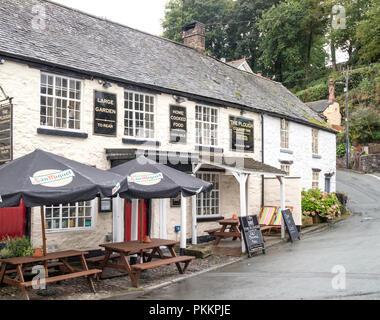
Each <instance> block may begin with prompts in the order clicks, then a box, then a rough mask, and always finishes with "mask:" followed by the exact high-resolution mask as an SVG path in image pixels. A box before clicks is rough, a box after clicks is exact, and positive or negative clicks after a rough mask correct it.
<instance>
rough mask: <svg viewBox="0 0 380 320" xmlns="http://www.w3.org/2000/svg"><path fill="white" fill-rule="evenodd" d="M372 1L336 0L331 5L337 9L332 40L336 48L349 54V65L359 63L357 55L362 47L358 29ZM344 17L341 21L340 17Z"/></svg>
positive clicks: (331, 35) (331, 34)
mask: <svg viewBox="0 0 380 320" xmlns="http://www.w3.org/2000/svg"><path fill="white" fill-rule="evenodd" d="M371 2H372V0H355V1H353V0H334V1H332V3H331V9H332V6H333V5H335V6H336V9H337V12H336V13H338V14H337V16H336V20H335V21H336V25H335V28H334V27H331V30H330V40H331V44H332V45H333V47H334V48H340V49H341V50H343V51H345V52H347V53H348V56H349V60H348V62H349V64H351V65H353V64H355V63H356V62H357V61H356V60H357V53H358V49H359V47H360V43H359V42H358V37H357V28H358V25H359V24H360V22H361V21H362V20H363V19H364V18H365V17H366V13H367V12H368V10H369V8H370V7H371ZM341 15H343V16H342V17H341V18H342V19H340V18H339V17H340V16H341ZM377 24H379V23H378V22H377Z"/></svg>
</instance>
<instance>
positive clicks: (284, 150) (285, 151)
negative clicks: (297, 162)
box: [280, 149, 294, 154]
mask: <svg viewBox="0 0 380 320" xmlns="http://www.w3.org/2000/svg"><path fill="white" fill-rule="evenodd" d="M280 152H282V153H288V154H293V153H294V152H293V150H289V149H280Z"/></svg>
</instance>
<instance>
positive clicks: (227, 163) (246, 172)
mask: <svg viewBox="0 0 380 320" xmlns="http://www.w3.org/2000/svg"><path fill="white" fill-rule="evenodd" d="M206 165H207V166H213V167H217V168H221V169H224V170H226V171H227V172H231V173H232V175H233V176H234V177H235V178H236V180H237V181H238V183H239V186H240V215H241V216H246V215H247V212H248V205H247V203H248V199H247V194H248V192H247V187H248V184H247V181H248V178H249V176H250V175H251V174H259V175H266V176H275V177H277V179H278V180H279V182H280V192H281V210H285V209H286V208H285V182H284V176H285V175H286V173H285V172H284V171H282V170H280V169H277V168H275V167H272V166H270V165H267V164H265V163H262V162H259V161H256V160H254V159H252V158H243V157H225V156H223V155H220V156H218V155H215V154H213V155H210V154H200V156H199V162H198V164H197V165H195V166H194V169H193V174H195V173H196V172H197V171H198V170H199V169H200V168H201V167H202V166H203V167H204V166H206ZM193 201H194V203H193V206H192V210H193V212H192V220H193V222H192V225H193V233H192V234H193V239H192V242H193V244H196V241H197V232H196V229H197V226H196V225H197V217H196V205H195V201H196V200H195V197H194V199H193ZM281 237H283V238H284V237H285V227H284V223H281ZM244 250H245V248H244V243H243V242H242V251H244Z"/></svg>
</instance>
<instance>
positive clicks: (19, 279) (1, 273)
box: [0, 250, 102, 300]
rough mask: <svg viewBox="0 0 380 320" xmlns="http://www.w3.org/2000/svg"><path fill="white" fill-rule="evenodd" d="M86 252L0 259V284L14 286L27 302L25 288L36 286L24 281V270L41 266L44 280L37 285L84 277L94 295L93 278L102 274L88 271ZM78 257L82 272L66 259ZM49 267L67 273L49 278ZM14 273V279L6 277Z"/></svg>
mask: <svg viewBox="0 0 380 320" xmlns="http://www.w3.org/2000/svg"><path fill="white" fill-rule="evenodd" d="M86 254H88V252H85V251H77V250H68V251H61V252H53V253H48V254H47V255H46V256H42V257H33V256H28V257H16V258H8V259H0V262H1V263H2V264H1V269H0V284H1V283H5V284H8V285H11V286H16V287H18V288H20V289H21V291H22V293H23V295H24V299H25V300H29V295H28V292H27V288H29V287H32V286H33V285H35V284H36V282H35V281H25V280H24V272H25V271H26V270H32V267H31V265H34V266H36V265H38V264H43V265H44V267H45V270H46V273H45V278H43V279H39V283H37V284H39V285H41V284H44V283H51V282H59V281H63V280H68V279H73V278H78V277H86V278H87V280H88V283H89V285H90V288H91V290H92V291H93V292H94V293H96V290H95V286H94V282H93V278H95V277H96V276H97V275H98V274H100V273H101V272H102V270H99V269H89V268H88V266H87V262H86V259H85V255H86ZM73 257H79V258H80V260H81V263H82V268H83V270H79V269H76V268H74V267H72V266H71V265H70V264H69V262H68V258H73ZM52 260H53V261H54V262H53V263H49V261H52ZM9 266H10V267H11V268H12V269H11V270H7V268H8V267H9ZM51 266H61V267H63V269H64V270H65V271H66V272H68V273H66V274H63V275H59V276H54V277H49V275H48V273H47V270H48V267H51ZM13 273H16V276H15V277H14V278H11V277H10V276H8V275H11V274H13Z"/></svg>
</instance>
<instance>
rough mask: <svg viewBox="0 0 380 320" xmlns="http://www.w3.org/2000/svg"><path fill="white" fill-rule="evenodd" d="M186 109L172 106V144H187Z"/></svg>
mask: <svg viewBox="0 0 380 320" xmlns="http://www.w3.org/2000/svg"><path fill="white" fill-rule="evenodd" d="M186 140H187V115H186V107H180V106H170V142H180V143H186Z"/></svg>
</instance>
